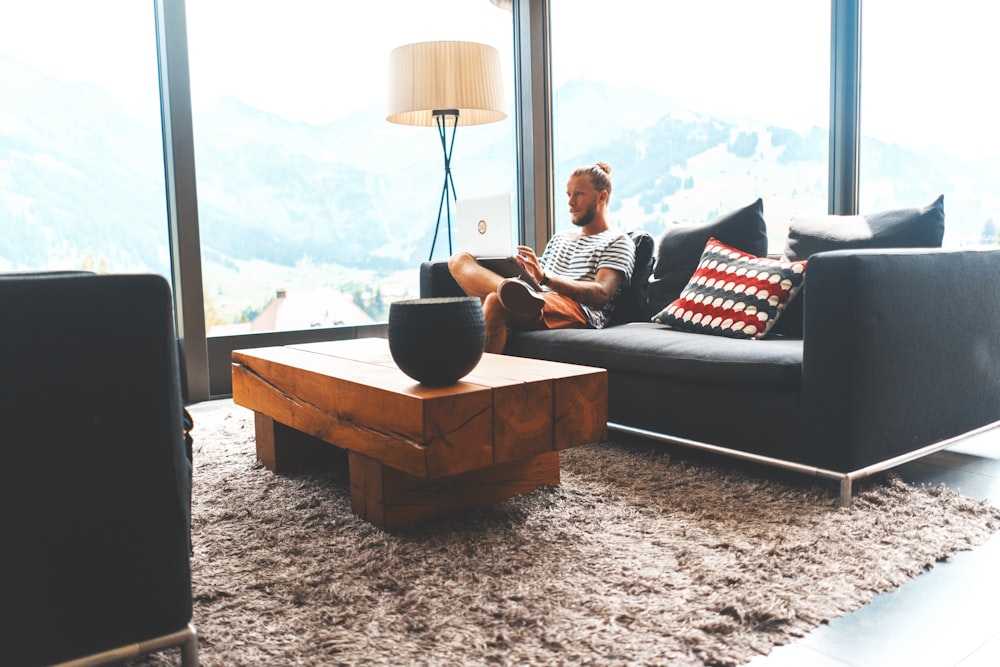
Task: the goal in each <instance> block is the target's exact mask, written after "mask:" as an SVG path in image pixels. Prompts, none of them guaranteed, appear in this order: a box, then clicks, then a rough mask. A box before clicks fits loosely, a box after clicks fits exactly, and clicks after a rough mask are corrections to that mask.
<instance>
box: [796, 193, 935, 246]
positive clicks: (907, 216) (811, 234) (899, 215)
mask: <svg viewBox="0 0 1000 667" xmlns="http://www.w3.org/2000/svg"><path fill="white" fill-rule="evenodd" d="M943 238H944V195H941V196H939V197H938V198H937V199H936V200H934V203H932V204H931V205H929V206H924V207H923V208H900V209H895V210H891V211H883V212H882V213H870V214H867V215H819V216H793V217H792V220H791V224H790V225H789V227H788V241H787V243H786V245H785V253H784V256H785V259H787V260H791V261H794V260H798V259H807V258H808V257H809V256H810V255H815V254H816V253H818V252H823V251H826V250H859V249H866V248H940V247H941V240H942V239H943Z"/></svg>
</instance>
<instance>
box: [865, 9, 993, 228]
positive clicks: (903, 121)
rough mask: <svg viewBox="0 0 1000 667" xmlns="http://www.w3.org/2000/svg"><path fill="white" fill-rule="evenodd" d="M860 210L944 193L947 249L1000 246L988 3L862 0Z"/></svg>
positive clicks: (915, 202) (926, 200)
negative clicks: (874, 0) (871, 0)
mask: <svg viewBox="0 0 1000 667" xmlns="http://www.w3.org/2000/svg"><path fill="white" fill-rule="evenodd" d="M862 11H863V12H864V13H863V15H862V21H863V24H864V30H863V31H862V39H863V43H862V51H861V53H862V58H863V60H862V63H861V71H862V74H861V86H862V88H861V136H862V141H861V153H860V168H859V180H860V184H859V190H860V209H861V212H862V213H873V212H877V211H882V210H887V209H893V208H901V207H905V208H909V207H920V206H926V205H927V204H930V203H931V202H932V201H933V200H934V199H936V198H937V196H938V195H940V194H943V195H944V204H945V216H946V217H945V220H946V222H945V234H944V245H945V246H948V247H960V246H971V245H978V244H990V245H994V244H998V243H1000V229H998V226H1000V192H998V191H997V188H996V183H997V180H998V179H1000V137H998V136H997V133H996V132H995V131H994V129H993V128H994V125H995V124H996V115H997V114H996V110H997V105H996V95H995V92H994V85H993V83H992V76H993V71H992V70H993V68H994V64H995V63H997V62H1000V44H998V43H997V40H996V38H995V35H994V32H995V25H996V21H997V20H998V19H1000V9H997V8H996V7H995V6H994V5H992V4H990V3H982V2H976V1H974V0H955V1H954V2H949V3H945V4H942V3H934V2H919V3H914V2H907V1H905V0H881V1H880V2H867V3H864V5H863V8H862Z"/></svg>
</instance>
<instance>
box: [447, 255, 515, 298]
mask: <svg viewBox="0 0 1000 667" xmlns="http://www.w3.org/2000/svg"><path fill="white" fill-rule="evenodd" d="M448 270H449V271H451V275H452V277H453V278H454V279H455V282H456V283H458V286H459V287H461V288H462V291H463V292H465V293H466V294H468V295H469V296H475V297H479V299H480V301H485V299H486V296H487V295H488V294H492V293H494V292H496V291H497V285H499V284H500V281H501V280H503V276H500V275H498V274H496V273H493V272H492V271H490V270H489V269H487V268H486V267H484V266H483V265H482V264H480V263H479V262H477V261H476V258H475V257H473V256H472V255H471V254H469V253H467V252H458V253H455V254H454V255H452V256H451V257H450V258H448ZM497 305H499V304H497Z"/></svg>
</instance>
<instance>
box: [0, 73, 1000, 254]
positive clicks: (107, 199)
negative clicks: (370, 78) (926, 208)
mask: <svg viewBox="0 0 1000 667" xmlns="http://www.w3.org/2000/svg"><path fill="white" fill-rule="evenodd" d="M0 82H3V85H4V103H3V105H2V106H0V222H2V225H3V229H4V232H5V233H4V234H3V235H0V268H4V267H40V266H52V265H64V266H65V265H67V264H70V263H72V264H73V265H80V264H81V263H82V264H86V262H88V261H89V262H94V263H98V264H99V263H100V262H102V261H106V262H109V263H113V264H114V266H116V267H117V268H130V269H135V270H153V271H156V272H159V273H164V274H165V273H167V272H168V271H169V262H168V258H169V253H168V251H167V249H166V236H167V235H166V234H165V231H166V215H165V212H164V201H165V197H164V192H163V175H162V174H163V166H162V148H161V138H160V128H159V117H158V113H156V111H155V110H153V112H151V113H150V114H149V117H147V118H144V119H137V118H135V117H133V116H132V115H130V114H129V113H128V112H127V111H126V110H125V109H124V108H123V107H122V106H121V105H119V104H118V103H117V102H116V100H115V99H114V98H112V97H111V96H110V95H108V94H107V93H105V92H104V91H103V90H102V89H100V88H98V87H97V86H94V85H92V84H86V83H68V82H62V81H57V80H54V79H51V78H48V77H46V76H44V75H43V74H41V73H40V72H38V71H37V70H34V69H33V68H31V67H29V66H27V65H24V64H22V63H18V62H16V61H13V60H10V59H6V58H3V57H0ZM555 97H556V109H557V112H558V113H559V121H558V122H557V124H556V136H555V141H556V157H557V164H556V165H555V171H556V175H557V181H558V179H559V178H561V177H564V176H565V175H568V173H569V172H570V171H571V169H572V168H573V167H576V166H579V165H580V164H590V163H593V162H594V161H596V160H605V161H607V162H609V163H610V164H611V165H612V167H613V169H614V172H613V175H614V180H615V183H616V190H615V193H614V196H613V198H612V209H611V213H612V216H613V218H614V220H615V221H616V222H617V224H618V225H619V226H621V227H623V228H627V229H639V228H642V229H647V230H649V231H650V232H652V233H654V234H656V233H659V232H660V231H662V230H663V229H664V228H665V227H666V225H668V224H670V223H671V222H672V221H674V220H689V221H701V220H707V219H709V218H711V217H713V216H714V215H717V214H718V213H721V212H724V211H725V210H727V209H729V208H733V207H735V206H738V205H743V204H746V203H749V202H750V201H753V200H754V199H756V198H757V197H758V196H761V197H764V199H765V214H766V215H767V216H768V223H769V227H771V221H772V219H774V220H775V223H774V232H773V233H774V236H775V240H776V242H778V241H777V239H780V237H781V234H782V229H783V225H787V219H788V218H789V217H790V215H791V214H793V213H795V212H808V213H825V211H826V198H827V196H828V195H827V185H826V178H827V176H826V171H827V166H826V151H827V141H828V139H827V133H826V130H825V129H823V128H814V129H813V130H812V131H811V132H808V133H800V132H794V131H791V130H787V129H783V128H779V127H774V126H770V125H768V124H766V123H763V122H761V123H755V122H752V121H734V120H723V119H719V118H714V117H712V116H709V115H706V114H700V113H696V112H693V111H691V110H687V109H683V108H680V107H678V106H677V105H675V104H674V103H673V102H672V101H671V100H669V99H665V98H663V97H660V96H657V95H654V94H653V93H651V92H649V91H646V90H643V89H640V88H632V89H628V90H625V89H618V88H615V87H613V86H610V85H607V84H603V83H595V82H592V81H587V80H583V79H580V80H575V81H572V82H569V83H567V84H566V85H564V86H562V87H560V88H559V89H558V90H557V91H555ZM575 109H580V110H586V113H582V112H581V113H579V114H577V113H574V110H575ZM512 111H513V110H512V109H511V112H512ZM194 132H195V151H196V169H197V178H198V180H197V187H198V194H199V221H200V226H201V241H202V245H203V257H204V258H205V261H206V262H213V263H218V264H220V265H225V264H227V263H229V264H232V263H234V262H237V261H249V260H260V261H266V262H269V263H272V264H275V265H284V266H293V265H296V264H297V263H298V262H300V261H303V260H308V261H312V262H316V263H320V264H338V265H342V266H345V267H357V268H369V269H378V270H380V271H391V270H393V269H402V268H409V267H413V266H415V265H416V264H417V263H418V262H420V261H422V260H424V259H426V252H427V250H428V249H429V248H430V243H431V236H432V234H433V232H434V221H435V218H436V214H437V210H438V204H439V201H440V195H441V186H442V181H443V173H444V172H443V164H442V156H441V144H440V140H439V138H438V135H437V132H436V130H435V129H434V128H427V127H407V126H399V125H393V124H391V123H388V122H386V121H385V119H384V112H383V111H382V110H381V109H380V108H378V107H373V108H370V109H365V110H361V111H357V112H354V113H352V114H350V115H348V116H345V117H343V118H341V119H338V120H337V121H336V122H332V123H324V124H314V123H305V122H300V121H292V120H288V119H284V118H281V117H278V116H275V115H273V114H269V113H267V112H264V111H261V110H259V109H255V108H252V107H249V106H247V105H245V104H244V103H242V102H241V101H239V100H236V99H232V98H230V99H223V100H220V101H219V102H218V103H217V104H216V105H215V106H213V107H211V108H209V109H206V110H203V111H198V112H197V113H196V115H195V117H194ZM513 145H514V136H513V123H512V122H511V121H507V122H504V123H496V124H492V125H485V126H473V127H459V128H458V134H457V137H456V141H455V148H454V156H455V157H454V159H453V162H452V175H453V179H454V182H455V185H456V188H457V192H458V194H459V195H460V196H474V195H481V194H489V193H493V192H499V191H504V190H513V189H514V187H515V174H514V160H513V157H512V155H513ZM862 155H863V158H864V162H863V168H864V169H865V170H866V171H864V172H863V182H864V183H865V186H866V188H868V190H867V191H869V192H875V193H877V194H878V196H882V194H883V193H884V195H885V197H886V200H890V199H891V200H893V201H908V202H912V205H914V206H919V205H925V204H928V203H930V201H932V200H933V198H934V197H935V196H936V195H937V194H939V193H940V192H944V191H948V192H955V193H957V194H960V196H950V197H949V201H948V202H946V203H947V209H946V210H947V211H948V230H949V234H950V235H953V236H954V237H955V238H957V239H961V240H962V241H961V242H964V240H966V239H971V238H975V237H977V235H978V234H980V230H981V229H982V228H983V225H984V223H985V222H986V220H987V218H988V217H989V215H990V212H991V211H995V210H997V202H996V201H994V200H991V199H986V198H985V197H984V195H985V193H991V192H992V191H993V190H992V187H991V183H989V182H987V178H988V177H989V176H990V175H995V174H996V173H998V167H1000V165H998V164H995V163H993V164H989V165H987V166H986V168H985V169H984V168H983V166H982V165H978V164H977V165H969V164H968V163H963V162H960V161H958V160H954V159H951V158H947V157H946V156H941V155H938V154H934V153H931V152H929V151H923V152H915V151H908V150H904V149H902V148H901V147H899V146H894V145H888V144H884V143H881V142H877V141H873V140H870V139H866V140H865V141H864V142H863V143H862ZM699 174H712V175H713V177H712V178H705V177H704V176H699ZM560 194H561V192H560V186H559V184H558V183H557V200H556V210H557V211H559V223H560V224H566V221H565V217H566V216H565V214H563V212H562V211H563V207H562V205H561V204H562V199H561V197H560V196H559V195H560ZM870 201H872V202H878V201H880V200H879V199H878V197H875V198H873V199H871V200H870ZM769 202H786V204H785V205H786V206H789V205H792V204H794V205H795V206H796V207H799V208H800V210H798V211H793V210H781V209H780V208H778V206H780V205H775V206H770V204H769ZM868 210H878V209H877V208H876V209H871V208H869V209H868ZM994 222H996V221H994ZM446 247H447V243H446V242H445V241H444V239H443V238H442V239H439V241H438V248H440V249H442V250H439V253H442V254H439V255H437V254H436V257H437V256H442V257H443V256H444V254H443V250H444V249H446Z"/></svg>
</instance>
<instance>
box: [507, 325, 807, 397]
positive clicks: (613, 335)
mask: <svg viewBox="0 0 1000 667" xmlns="http://www.w3.org/2000/svg"><path fill="white" fill-rule="evenodd" d="M504 353H505V354H513V355H517V356H524V357H535V358H539V359H549V360H552V361H563V362H567V363H575V364H582V365H585V366H600V367H602V368H607V369H608V370H609V371H612V370H613V371H620V372H628V373H634V374H638V375H648V376H653V377H664V378H670V379H672V380H678V381H690V382H697V383H701V384H718V385H726V386H731V387H743V388H757V389H768V390H773V389H789V388H793V389H796V390H798V388H799V386H800V385H801V382H802V341H800V340H783V339H777V340H758V341H747V340H736V339H732V338H723V337H719V336H705V335H703V334H697V333H689V332H685V331H676V330H673V329H671V328H669V327H666V326H663V325H660V324H654V323H652V322H633V323H631V324H623V325H622V326H618V327H612V328H609V329H559V330H553V331H512V332H510V335H509V336H508V339H507V347H506V348H504Z"/></svg>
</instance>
